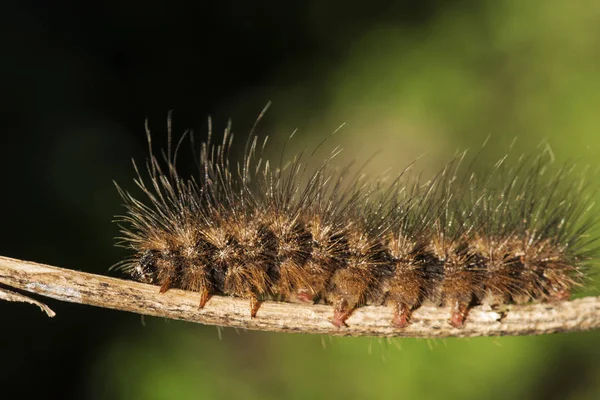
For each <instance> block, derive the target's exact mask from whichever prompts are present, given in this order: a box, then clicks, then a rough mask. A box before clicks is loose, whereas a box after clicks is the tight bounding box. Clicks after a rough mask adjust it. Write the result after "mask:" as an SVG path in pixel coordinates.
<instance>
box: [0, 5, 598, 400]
mask: <svg viewBox="0 0 600 400" xmlns="http://www.w3.org/2000/svg"><path fill="white" fill-rule="evenodd" d="M0 22H1V24H0V26H1V27H2V28H1V32H2V33H1V35H0V44H1V48H2V52H1V53H0V82H1V83H0V88H1V89H0V93H1V98H2V99H3V101H2V109H1V111H0V118H1V121H0V122H1V127H2V129H1V131H0V132H1V133H0V166H1V169H0V177H1V179H2V185H1V188H0V210H1V211H2V217H1V223H0V254H1V255H4V256H10V257H17V258H23V259H27V260H32V261H37V262H42V263H47V264H51V265H58V266H62V267H66V268H72V269H78V270H83V271H88V272H94V273H108V272H107V269H108V267H109V266H110V265H112V264H113V263H115V262H117V261H118V260H119V259H121V258H122V257H123V256H124V251H123V250H121V249H117V248H115V247H113V243H114V240H113V237H114V236H116V235H117V234H118V230H117V227H116V226H115V224H113V223H112V222H111V220H112V218H113V215H115V214H119V213H120V212H121V211H122V208H121V206H120V204H121V201H120V199H119V197H118V195H117V192H116V190H115V188H114V186H113V183H112V181H113V180H116V181H118V182H119V183H121V184H122V185H123V186H124V187H126V188H132V187H133V183H132V178H133V169H132V168H131V161H130V160H131V157H135V158H136V159H138V160H143V159H144V157H145V155H146V147H145V142H144V141H145V135H144V120H145V118H148V119H149V121H150V122H149V124H150V127H151V128H152V130H153V131H154V132H155V137H156V138H161V137H164V132H165V122H166V116H167V112H168V111H169V110H174V111H173V121H174V126H175V130H176V131H177V132H183V130H185V129H187V128H193V129H194V131H195V132H196V136H197V137H198V138H203V137H204V136H205V134H206V125H207V116H208V115H211V116H212V117H213V123H214V126H215V130H217V131H218V130H221V129H222V128H224V127H225V125H226V123H227V120H228V119H229V118H231V119H232V121H233V129H234V131H235V132H237V133H238V136H239V135H243V134H244V133H246V132H248V130H249V129H250V128H251V126H252V124H253V122H254V120H255V118H256V116H257V115H258V113H259V112H260V110H261V109H262V108H263V107H264V105H265V104H266V103H267V102H268V101H272V102H273V105H272V107H271V109H270V110H269V112H268V113H267V115H266V117H265V119H264V121H263V122H262V123H261V124H260V125H259V129H258V133H260V134H268V135H270V136H271V137H272V139H273V141H274V143H281V142H282V141H284V140H285V139H286V138H287V137H288V136H289V134H290V133H291V132H292V131H293V130H295V129H298V134H297V137H296V138H295V139H294V140H293V142H292V145H293V146H294V148H295V149H297V150H299V149H301V148H304V147H305V146H307V145H310V144H311V143H317V142H318V141H320V140H321V139H322V138H323V137H325V136H326V135H328V134H329V133H330V132H332V131H333V130H335V129H336V128H337V127H338V126H339V125H341V124H342V123H345V126H344V128H343V129H342V130H341V131H340V132H339V134H337V135H336V136H335V139H334V140H335V144H340V145H342V146H343V147H344V148H345V150H344V152H343V153H342V155H341V157H340V160H341V162H345V161H349V160H352V159H358V160H364V159H366V158H368V157H369V156H370V155H372V154H374V153H376V152H377V151H379V153H377V156H376V157H375V159H374V160H373V162H372V163H371V164H370V168H372V169H373V170H375V171H380V170H383V169H391V170H392V171H394V170H400V169H401V168H403V167H404V166H406V165H407V164H408V163H409V162H410V161H412V160H413V159H415V158H416V157H418V156H420V155H424V156H423V160H424V161H422V162H420V163H419V166H420V167H422V169H423V170H428V169H430V170H434V169H435V168H438V167H439V166H440V165H442V164H443V163H444V162H446V161H448V160H449V158H450V157H452V155H453V154H454V153H455V152H456V151H457V150H463V149H467V148H471V149H477V148H478V147H479V146H481V144H482V143H483V141H484V139H485V138H486V137H488V136H491V143H493V144H492V145H488V148H487V150H486V153H485V154H487V155H489V160H496V159H497V157H500V156H501V155H502V154H503V153H504V152H506V150H507V148H508V146H509V144H510V143H511V142H512V141H513V139H514V138H515V137H516V138H517V143H516V145H515V150H514V151H517V152H530V151H532V150H535V149H536V146H537V145H538V144H539V143H542V142H543V143H547V144H548V145H550V146H551V148H552V149H553V152H554V155H555V157H556V159H557V160H558V162H568V161H575V162H577V163H581V164H582V165H591V166H592V167H598V165H600V158H599V156H600V143H599V138H600V136H599V135H600V115H599V114H598V110H600V2H597V1H593V0H589V1H586V0H580V1H570V2H567V1H563V0H544V1H541V0H539V1H534V0H530V1H526V0H507V1H500V0H487V1H486V0H480V1H475V0H473V1H462V2H458V1H442V0H437V1H436V0H429V1H419V2H415V1H398V0H396V1H384V0H371V1H369V2H358V1H347V0H346V1H338V0H331V1H322V0H304V1H296V0H289V1H273V0H267V1H265V0H255V1H243V0H221V1H204V2H203V1H153V0H147V1H143V2H142V1H104V2H93V3H89V2H72V3H71V2H64V1H52V2H46V1H43V2H42V1H18V2H16V1H14V2H13V1H6V2H3V3H2V6H1V12H0ZM276 149H277V147H275V154H276V153H277V150H276ZM484 158H485V157H484ZM486 160H487V161H489V160H488V159H484V160H483V161H486ZM590 183H591V184H596V183H597V182H596V180H593V181H592V182H590ZM599 200H600V199H599ZM598 292H599V290H598V289H597V288H596V287H595V285H594V284H592V285H590V287H589V288H588V289H587V292H586V293H596V294H598ZM583 294H585V293H580V295H583ZM48 304H49V305H50V306H51V307H52V308H53V309H54V310H55V311H56V312H57V314H58V315H57V316H56V317H55V318H53V319H49V318H47V317H46V316H45V315H44V314H43V313H41V312H40V311H39V310H38V309H37V308H35V307H32V306H29V305H22V304H12V303H11V304H8V303H0V315H1V319H0V327H1V329H0V349H1V356H0V360H1V362H0V393H1V397H2V398H6V399H12V398H27V399H29V398H32V399H33V398H36V399H37V398H60V399H204V398H206V399H229V398H247V399H282V398H290V399H304V398H324V397H327V398H338V397H339V398H345V399H354V398H357V399H359V398H361V399H362V398H441V397H443V398H447V399H454V398H456V399H459V398H460V399H481V398H489V399H492V398H499V399H503V398H529V399H597V398H600V332H587V333H575V334H564V335H553V336H548V337H519V338H481V339H471V340H464V339H462V340H458V339H448V340H434V341H427V340H409V339H402V340H394V341H391V342H388V341H380V340H376V339H369V338H364V339H349V338H346V339H332V338H327V337H318V336H306V335H291V334H289V335H288V334H271V333H261V332H244V331H235V330H232V329H224V330H221V331H220V330H218V329H217V328H215V327H211V326H200V325H194V324H187V323H181V322H174V321H165V320H163V319H157V318H145V319H142V318H141V317H140V316H138V315H133V314H126V313H120V312H116V311H109V310H102V309H96V308H92V307H86V306H79V305H71V304H66V303H59V302H56V301H52V300H48Z"/></svg>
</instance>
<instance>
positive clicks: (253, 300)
mask: <svg viewBox="0 0 600 400" xmlns="http://www.w3.org/2000/svg"><path fill="white" fill-rule="evenodd" d="M261 304H262V302H261V301H260V300H258V297H257V296H256V294H254V293H252V294H251V295H250V317H251V318H256V313H257V312H258V309H259V308H260V305H261Z"/></svg>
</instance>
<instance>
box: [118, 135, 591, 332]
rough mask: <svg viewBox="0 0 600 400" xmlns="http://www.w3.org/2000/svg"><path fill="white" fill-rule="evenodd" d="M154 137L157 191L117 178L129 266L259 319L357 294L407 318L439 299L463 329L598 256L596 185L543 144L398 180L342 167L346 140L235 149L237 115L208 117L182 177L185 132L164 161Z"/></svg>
mask: <svg viewBox="0 0 600 400" xmlns="http://www.w3.org/2000/svg"><path fill="white" fill-rule="evenodd" d="M147 138H148V144H149V148H150V156H149V159H148V160H147V162H146V170H147V176H146V177H144V176H143V174H142V173H141V172H140V169H139V168H138V167H137V166H136V164H135V162H134V166H135V170H136V172H137V178H136V180H135V182H136V184H137V186H138V187H139V189H141V191H142V192H143V194H144V196H145V200H144V201H140V200H138V199H137V198H136V197H134V196H132V195H131V194H129V193H128V192H126V191H124V190H122V189H121V188H119V187H118V186H117V188H118V190H119V193H120V194H121V196H122V198H123V199H124V201H125V207H126V210H127V212H126V214H125V215H123V216H120V217H119V218H118V222H119V224H120V226H121V232H122V234H123V236H122V237H121V238H120V239H121V241H120V243H119V244H120V245H121V246H124V247H126V248H128V249H129V250H131V252H132V255H131V257H130V258H129V259H127V260H124V261H122V262H121V263H119V264H118V265H117V268H118V269H120V270H122V271H125V272H126V273H128V274H129V275H130V276H131V277H133V278H134V279H136V280H139V281H141V282H145V283H150V284H154V285H158V286H159V287H160V289H159V292H160V293H164V292H165V291H167V290H168V289H170V288H181V289H184V290H189V291H193V292H198V293H200V299H199V307H200V308H203V307H205V306H206V305H207V303H209V299H210V296H212V295H214V294H219V295H228V296H236V297H242V298H246V299H248V301H249V303H250V315H251V316H252V317H256V316H257V312H258V310H259V307H260V303H261V301H263V300H265V299H272V300H279V301H290V302H298V301H299V302H324V303H326V304H331V305H332V306H333V314H332V317H331V322H332V323H333V324H334V325H336V326H338V327H343V326H345V324H346V320H347V319H348V317H349V316H350V315H351V313H352V312H353V310H355V309H356V308H357V307H361V306H363V305H366V304H376V305H386V306H389V307H390V309H391V311H390V322H391V323H392V324H393V325H395V326H396V327H398V328H399V329H400V328H403V327H405V326H407V325H408V324H409V323H410V320H411V314H412V312H413V311H414V310H415V309H416V308H418V307H419V306H421V305H422V304H423V303H424V302H433V303H434V304H437V305H446V306H449V307H450V308H451V315H450V316H449V323H450V324H451V325H452V326H454V327H461V326H462V325H463V324H464V323H465V320H466V319H467V316H468V312H469V309H470V308H471V307H472V306H474V305H477V304H482V303H484V302H488V303H489V304H490V305H492V306H501V305H503V304H509V303H515V302H516V303H522V302H527V301H536V302H544V301H554V300H563V299H566V298H568V297H569V296H570V294H571V292H572V290H573V289H574V288H575V287H576V286H579V285H581V284H582V283H583V282H584V280H585V277H586V271H587V265H588V263H589V261H590V260H592V259H593V257H594V256H595V255H596V254H597V251H596V247H594V246H595V245H594V242H595V239H596V238H595V237H592V236H591V235H590V232H591V231H592V228H593V226H594V224H595V222H596V221H595V220H594V218H593V217H591V216H590V213H589V212H588V211H589V205H590V204H591V201H590V196H591V192H590V190H589V189H588V187H589V186H588V185H587V184H586V183H585V181H584V180H583V178H582V177H581V176H580V175H577V174H575V173H574V168H573V167H563V168H561V169H559V170H558V171H556V172H552V168H551V161H550V157H548V155H547V154H546V153H544V152H542V153H540V154H538V155H536V156H534V157H530V158H527V157H521V158H520V159H518V160H517V161H516V162H511V163H509V162H507V159H506V158H503V159H502V160H500V161H499V162H497V163H496V164H495V165H494V166H493V168H491V169H490V170H489V171H487V172H484V173H479V172H478V171H476V170H475V168H474V167H472V166H468V167H466V168H465V167H463V164H464V163H463V160H464V158H465V155H464V153H463V154H461V155H459V156H457V157H455V159H454V160H453V161H452V162H450V163H449V164H448V165H447V166H446V167H445V168H444V169H443V170H442V171H441V172H440V173H439V174H438V175H437V176H435V177H434V178H433V179H431V180H428V181H425V182H421V180H420V179H419V178H418V177H415V176H413V175H412V173H411V172H410V171H411V170H410V168H409V169H407V170H406V171H404V172H403V173H402V174H400V176H398V177H397V179H395V180H394V182H392V183H390V184H386V180H385V179H384V178H377V179H366V178H364V177H362V176H361V173H360V170H361V169H359V172H358V173H356V174H355V175H352V174H351V173H350V170H351V169H350V168H345V169H343V170H341V171H336V170H335V169H334V168H333V167H332V165H331V161H332V159H333V157H334V156H335V155H336V154H337V151H338V150H337V149H336V150H334V151H333V152H332V153H331V154H330V155H329V156H328V157H326V159H325V160H324V161H323V162H322V163H321V164H320V166H318V167H317V168H316V169H315V170H309V169H308V167H306V166H305V164H304V161H306V160H305V157H303V153H300V154H298V155H297V156H295V157H294V158H293V159H292V161H291V162H289V164H288V165H287V166H286V168H284V167H283V163H282V162H281V161H280V163H279V166H277V167H274V166H273V165H274V164H273V163H272V162H271V161H270V160H268V159H266V158H264V157H262V156H261V155H260V153H262V151H263V149H264V147H265V145H266V142H267V140H266V139H265V140H264V141H263V143H262V146H259V145H258V143H259V140H258V139H259V138H258V137H257V136H255V135H254V134H253V132H251V133H250V134H249V137H248V141H247V144H246V150H245V152H244V156H243V158H242V160H240V162H239V163H234V162H233V161H232V160H231V157H230V151H231V146H232V140H233V135H232V133H231V129H230V127H228V128H227V129H226V130H225V133H224V135H223V139H222V141H221V143H220V144H218V145H214V144H212V142H211V138H212V134H211V132H210V129H209V137H208V140H207V141H206V142H205V143H202V144H201V146H200V149H199V151H197V153H198V154H199V157H196V153H194V158H195V159H196V162H197V166H198V174H196V175H193V176H190V177H183V176H181V175H180V174H179V172H178V171H177V168H176V161H177V155H178V153H179V147H180V146H181V144H182V143H183V140H184V138H185V135H183V136H182V138H181V139H180V141H179V142H178V144H177V146H176V149H175V151H173V150H172V148H171V147H172V146H171V128H170V125H169V129H168V139H169V145H168V149H167V151H166V153H163V157H162V159H159V158H157V157H156V156H155V155H154V153H153V150H152V142H151V136H150V132H149V130H148V129H147ZM190 143H191V145H192V147H193V145H194V141H193V140H191V141H190ZM313 154H314V153H313ZM311 157H312V155H311ZM463 169H464V171H462V170H463ZM461 171H462V172H461ZM461 177H464V178H462V179H461Z"/></svg>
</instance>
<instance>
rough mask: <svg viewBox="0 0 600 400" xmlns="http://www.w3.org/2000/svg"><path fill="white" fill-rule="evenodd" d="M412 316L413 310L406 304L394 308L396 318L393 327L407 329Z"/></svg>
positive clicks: (393, 319)
mask: <svg viewBox="0 0 600 400" xmlns="http://www.w3.org/2000/svg"><path fill="white" fill-rule="evenodd" d="M411 316H412V308H411V307H409V306H407V305H406V304H400V303H398V304H396V307H394V317H393V318H392V325H394V326H395V327H396V328H406V327H407V326H408V325H410V318H411Z"/></svg>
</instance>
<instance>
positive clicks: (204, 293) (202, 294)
mask: <svg viewBox="0 0 600 400" xmlns="http://www.w3.org/2000/svg"><path fill="white" fill-rule="evenodd" d="M209 299H210V292H209V291H208V289H207V288H203V289H202V290H200V304H199V305H198V308H199V309H202V308H204V306H205V305H206V302H207V301H208V300H209Z"/></svg>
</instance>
